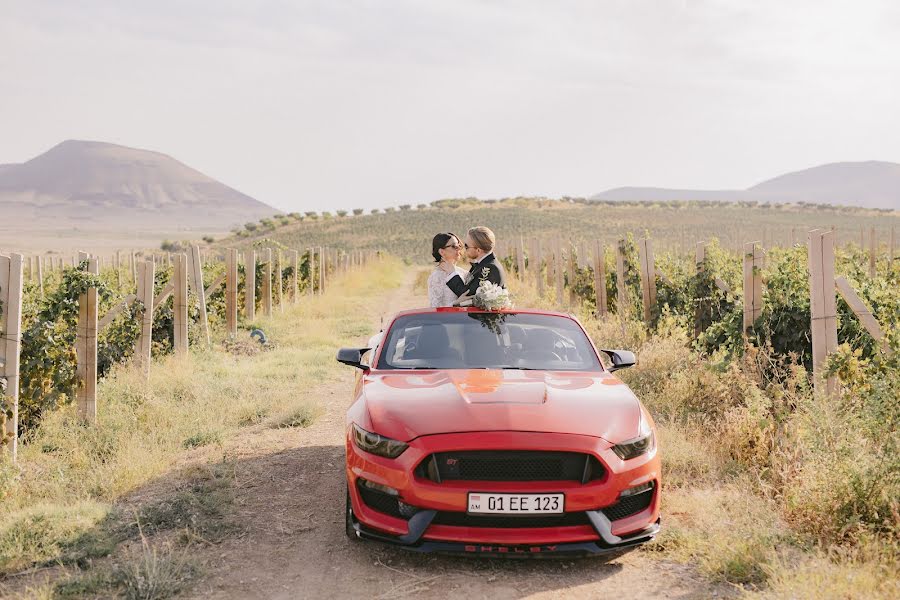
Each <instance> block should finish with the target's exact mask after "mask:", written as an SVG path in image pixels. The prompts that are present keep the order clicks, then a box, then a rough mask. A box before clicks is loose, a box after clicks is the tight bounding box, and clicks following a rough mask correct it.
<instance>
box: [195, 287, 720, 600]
mask: <svg viewBox="0 0 900 600" xmlns="http://www.w3.org/2000/svg"><path fill="white" fill-rule="evenodd" d="M411 288H412V279H411V278H410V279H409V280H408V281H407V282H406V284H405V285H404V286H403V287H402V288H401V289H399V290H397V291H396V292H395V293H394V294H393V295H392V297H391V298H390V301H389V302H388V303H387V305H386V308H385V314H386V315H387V314H391V313H392V312H395V311H397V310H400V309H402V308H405V307H407V306H419V305H422V304H426V303H427V301H426V300H425V299H424V298H422V297H415V296H413V295H412V293H411ZM353 375H354V374H353V373H352V372H351V369H350V368H349V367H348V368H347V373H346V376H345V377H344V378H343V380H342V381H340V382H339V383H337V384H334V385H330V386H327V387H323V388H320V389H313V390H309V391H308V392H304V393H309V394H310V395H311V397H312V398H313V399H315V400H316V401H317V402H318V403H320V404H321V405H323V407H324V409H325V412H324V414H323V415H322V416H321V417H320V418H319V419H318V420H317V421H316V422H315V423H314V424H313V425H312V426H311V427H309V428H306V429H288V430H262V431H258V432H256V433H253V434H250V435H247V436H243V437H242V438H241V439H239V440H236V442H235V444H236V445H235V446H234V447H233V448H229V454H230V455H232V456H233V457H234V458H235V460H236V462H237V464H236V469H235V472H236V474H237V475H236V482H235V487H236V497H235V505H234V506H235V510H236V513H237V514H236V517H237V518H236V521H237V522H238V523H239V524H240V526H241V530H242V533H241V534H240V535H238V536H237V537H234V538H230V539H227V540H225V541H223V542H222V543H219V544H216V545H213V546H209V547H207V548H206V549H204V550H201V551H199V552H198V554H197V556H196V558H198V559H199V560H200V561H201V562H202V563H204V564H205V569H204V572H205V575H204V576H203V577H202V578H201V580H200V581H199V582H198V583H197V585H196V586H195V587H193V589H192V590H191V592H189V593H188V595H189V596H192V597H201V598H403V597H419V598H465V599H467V600H471V599H475V598H489V599H491V600H495V599H501V598H599V597H625V598H713V597H721V596H723V595H727V590H726V589H724V588H720V587H716V586H712V585H710V584H708V583H707V582H705V581H703V580H702V579H701V577H700V576H699V575H697V574H696V573H695V572H694V570H693V569H692V568H690V567H688V566H685V565H678V564H674V563H669V562H666V561H661V560H657V559H654V558H652V557H648V556H646V555H643V554H641V553H639V552H633V553H631V554H629V555H626V556H625V557H623V558H620V559H618V560H616V561H614V562H612V563H609V564H607V563H603V562H601V561H599V560H596V559H575V560H546V561H544V560H541V561H514V560H490V559H476V558H466V557H445V556H421V555H417V554H414V553H409V552H406V551H403V550H400V549H397V548H394V547H390V546H386V545H382V544H378V543H373V542H362V543H360V542H351V541H349V540H348V539H347V538H346V536H345V534H344V517H343V509H344V478H343V461H344V448H343V435H344V433H343V432H344V413H345V410H346V408H347V404H348V401H349V397H350V391H351V388H352V382H353ZM663 523H664V524H665V520H664V521H663Z"/></svg>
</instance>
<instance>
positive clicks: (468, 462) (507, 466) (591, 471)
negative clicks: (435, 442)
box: [417, 450, 605, 483]
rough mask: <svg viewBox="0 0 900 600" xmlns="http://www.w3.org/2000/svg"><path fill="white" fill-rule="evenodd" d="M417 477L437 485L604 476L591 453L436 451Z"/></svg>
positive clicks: (585, 479) (590, 478)
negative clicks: (443, 483)
mask: <svg viewBox="0 0 900 600" xmlns="http://www.w3.org/2000/svg"><path fill="white" fill-rule="evenodd" d="M417 475H419V476H420V477H426V478H428V479H431V480H432V481H436V482H438V483H440V482H442V481H448V480H463V481H580V482H582V483H587V482H589V481H593V480H596V479H601V478H603V476H604V475H605V470H604V468H603V465H602V464H601V463H600V461H598V460H597V459H596V458H595V457H593V456H591V455H590V454H582V453H579V452H534V451H498V450H474V451H464V452H439V453H436V454H432V455H431V456H429V457H428V458H426V459H425V460H424V461H422V463H421V464H420V465H419V468H418V469H417Z"/></svg>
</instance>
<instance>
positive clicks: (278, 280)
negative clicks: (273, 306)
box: [275, 250, 284, 312]
mask: <svg viewBox="0 0 900 600" xmlns="http://www.w3.org/2000/svg"><path fill="white" fill-rule="evenodd" d="M283 266H284V265H282V264H281V250H278V254H277V256H276V259H275V286H276V287H275V298H276V300H277V301H278V310H279V311H280V312H284V296H283V293H284V292H283V288H284V286H283V285H282V277H283V275H282V273H283V272H284V269H283V268H282V267H283Z"/></svg>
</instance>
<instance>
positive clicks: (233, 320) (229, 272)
mask: <svg viewBox="0 0 900 600" xmlns="http://www.w3.org/2000/svg"><path fill="white" fill-rule="evenodd" d="M237 322H238V251H237V250H235V249H234V248H228V249H227V250H225V332H226V333H227V334H228V335H229V336H231V337H234V336H236V335H237Z"/></svg>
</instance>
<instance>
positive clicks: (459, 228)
mask: <svg viewBox="0 0 900 600" xmlns="http://www.w3.org/2000/svg"><path fill="white" fill-rule="evenodd" d="M297 216H298V217H299V215H297ZM282 223H283V224H282ZM474 225H487V226H488V227H491V228H492V229H493V230H494V231H495V233H496V234H497V236H498V239H500V240H504V241H510V240H512V239H516V238H518V237H519V236H523V238H524V239H525V241H526V243H528V241H529V240H530V239H532V238H539V239H543V240H544V241H545V242H549V241H551V240H554V239H562V240H564V241H572V242H576V243H577V242H591V243H592V242H594V241H596V240H599V241H601V242H603V243H605V244H612V243H613V242H614V241H615V240H616V239H618V238H619V237H620V236H622V235H624V234H626V233H628V232H633V233H634V234H635V235H644V234H647V235H650V236H651V237H652V238H653V239H654V240H656V246H657V248H660V249H666V248H669V249H676V248H677V249H684V250H686V251H687V250H690V248H692V247H693V244H694V242H696V241H698V240H708V239H710V238H712V237H718V238H719V239H720V240H722V242H723V243H724V244H725V245H726V246H727V247H729V248H737V247H738V244H739V243H741V242H746V241H753V240H760V241H765V242H766V244H765V245H766V246H768V245H771V244H774V243H778V244H789V243H790V241H791V239H792V238H793V239H794V240H795V241H797V242H802V241H805V239H806V231H807V230H809V229H812V228H814V227H821V228H830V227H832V226H834V227H836V228H837V231H838V241H839V242H840V243H844V242H849V241H854V242H856V243H858V240H859V234H860V228H863V229H864V230H865V231H866V239H868V231H869V229H870V228H871V227H875V228H876V231H877V232H878V235H879V238H880V239H881V240H884V241H885V242H886V241H887V237H888V235H889V233H890V228H891V227H892V226H898V225H900V212H897V211H893V212H892V211H883V210H866V209H857V208H834V207H828V206H821V205H819V206H797V205H776V204H771V205H769V204H764V205H750V204H748V203H722V202H657V203H646V202H634V203H631V202H612V201H609V202H586V201H583V200H582V201H575V202H566V201H558V200H547V199H542V198H541V199H537V198H535V199H527V198H516V199H508V200H502V201H498V202H482V201H479V200H443V201H438V202H434V203H432V205H431V206H429V207H426V208H420V209H412V208H410V209H408V210H399V211H397V210H392V211H390V212H381V211H379V212H377V213H376V214H368V215H359V216H349V215H347V216H343V217H340V216H328V217H327V218H326V217H324V214H323V215H316V217H315V218H311V217H309V216H307V217H305V218H303V220H302V221H299V222H298V221H297V220H296V218H291V217H282V218H281V219H274V220H266V222H265V223H264V224H259V225H255V226H254V227H255V229H254V231H252V232H251V231H244V232H242V234H241V235H240V236H239V237H237V238H229V239H226V240H222V244H224V245H227V246H234V245H243V246H249V245H251V244H267V243H270V242H275V243H277V244H283V245H284V246H286V247H290V248H298V249H300V248H306V247H309V246H332V247H335V248H345V249H346V248H358V249H379V250H384V251H386V252H389V253H391V254H396V255H399V256H401V257H404V258H407V259H409V260H411V261H412V262H414V263H419V264H423V263H426V262H428V260H429V254H430V252H431V238H432V237H433V236H434V235H435V234H436V233H440V232H446V231H451V232H454V233H456V234H458V235H464V234H465V232H466V230H467V229H468V228H469V227H471V226H474Z"/></svg>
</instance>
